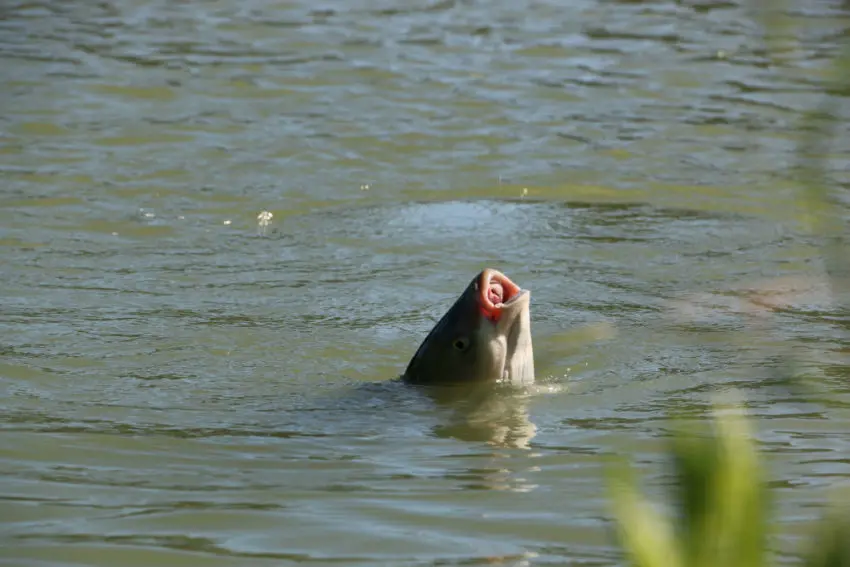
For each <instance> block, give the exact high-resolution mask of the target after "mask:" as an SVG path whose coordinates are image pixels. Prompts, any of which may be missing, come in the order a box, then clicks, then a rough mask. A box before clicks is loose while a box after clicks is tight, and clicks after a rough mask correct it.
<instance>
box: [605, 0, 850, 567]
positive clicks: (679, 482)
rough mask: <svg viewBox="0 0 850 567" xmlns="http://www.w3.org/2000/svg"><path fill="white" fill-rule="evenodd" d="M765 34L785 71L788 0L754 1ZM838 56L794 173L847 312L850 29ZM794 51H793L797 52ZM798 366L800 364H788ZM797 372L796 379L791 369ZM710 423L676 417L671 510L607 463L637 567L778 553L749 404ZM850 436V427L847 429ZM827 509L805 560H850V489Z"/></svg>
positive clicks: (680, 566) (802, 206)
mask: <svg viewBox="0 0 850 567" xmlns="http://www.w3.org/2000/svg"><path fill="white" fill-rule="evenodd" d="M754 3H755V5H754V8H756V12H757V13H758V14H759V15H760V16H761V24H762V27H763V32H764V35H763V38H762V39H763V41H764V45H765V49H766V51H767V53H768V54H769V55H770V56H771V58H772V60H773V62H774V64H775V68H776V70H777V71H778V72H783V71H784V70H785V69H786V68H787V67H786V62H787V61H788V60H789V54H791V53H792V52H793V50H794V49H795V46H794V42H795V37H796V36H795V30H794V23H795V22H794V19H793V17H792V16H791V15H790V12H789V8H791V7H793V5H794V3H793V2H790V1H784V0H774V1H771V0H758V1H755V0H754ZM843 37H844V45H843V46H842V48H841V50H840V51H839V52H838V53H836V54H835V57H834V59H833V62H832V68H831V69H830V72H829V73H828V76H829V78H828V79H827V80H826V81H825V84H824V85H823V97H822V101H823V102H822V104H820V105H819V106H818V108H814V109H812V110H811V111H810V113H809V116H808V117H807V119H806V120H804V121H803V123H801V124H800V125H799V131H800V134H799V143H798V163H797V166H796V168H795V169H794V171H792V172H789V175H793V176H794V177H796V179H797V180H798V182H799V184H800V199H799V201H798V204H799V209H798V214H799V215H800V217H799V218H800V220H801V221H802V222H803V223H804V224H805V226H806V227H807V228H808V230H810V231H811V233H812V235H813V236H815V237H817V238H818V240H819V241H820V243H821V252H822V256H823V259H824V264H825V267H826V272H827V276H828V279H829V286H830V288H831V289H832V292H833V293H834V294H835V295H836V298H837V299H838V303H839V305H840V306H841V310H842V313H846V312H847V309H846V308H847V305H846V300H847V296H846V293H845V292H846V291H847V290H848V283H850V277H848V274H850V261H848V258H850V255H848V253H847V252H848V248H847V244H846V234H847V231H846V216H847V214H846V207H845V206H844V205H843V204H842V199H840V198H839V196H838V195H837V193H836V191H837V190H838V191H841V190H845V189H843V188H841V187H839V188H838V189H836V188H835V187H834V186H833V185H836V184H835V183H831V181H830V177H831V176H830V164H829V161H828V156H830V155H832V154H833V152H832V145H833V144H832V142H833V141H834V139H835V136H837V135H839V134H840V133H843V132H844V130H846V127H845V125H846V121H845V120H843V117H842V113H843V110H844V109H843V108H842V107H843V106H846V102H847V96H848V94H850V42H848V41H847V38H848V37H850V36H848V35H847V33H846V32H845V33H844V36H843ZM790 59H793V56H791V57H790ZM791 373H792V374H793V369H791ZM791 378H792V380H794V377H793V376H791ZM714 411H715V417H714V419H713V421H712V428H711V430H710V431H707V432H705V431H702V432H697V431H692V430H689V429H688V428H687V427H685V426H684V425H683V424H682V423H679V424H678V425H677V426H676V427H675V429H674V433H673V435H672V436H671V437H670V439H669V446H668V454H669V456H670V457H671V461H672V472H673V482H672V489H671V495H670V505H671V506H670V508H669V509H668V513H666V514H665V513H662V511H661V508H659V507H657V506H654V505H653V504H651V503H650V502H649V501H648V500H647V499H646V498H645V497H644V496H642V494H641V493H640V491H639V489H638V486H637V479H636V478H635V476H634V474H633V472H632V470H631V469H630V467H628V466H627V465H626V464H619V465H615V466H612V467H610V469H609V476H608V478H609V484H608V486H609V492H610V495H611V497H612V509H613V512H614V515H615V516H616V519H617V534H618V538H619V541H620V544H621V546H622V548H623V549H624V551H625V553H626V555H627V557H628V560H629V563H630V564H631V565H635V566H639V567H708V566H712V567H713V566H730V567H731V566H736V567H762V566H767V565H772V564H775V558H772V557H771V552H770V547H771V546H770V541H769V540H770V534H771V529H772V525H771V521H770V519H771V517H772V516H771V509H772V505H771V504H772V500H771V494H770V491H769V490H768V487H767V483H766V479H765V474H764V470H763V468H762V463H761V459H760V457H759V453H758V451H757V449H756V445H755V441H754V440H753V437H752V434H751V431H750V425H749V423H748V420H747V418H746V417H745V415H744V410H743V404H716V405H715V407H714ZM848 435H850V432H848ZM831 496H832V499H831V500H832V505H831V506H830V508H829V509H828V510H827V512H826V514H825V515H824V517H823V518H822V519H821V520H820V521H818V522H813V525H812V526H811V528H810V530H809V532H810V533H809V534H807V538H806V540H807V541H806V542H805V544H804V545H803V547H802V549H800V550H798V553H799V562H798V564H800V565H804V566H806V567H839V566H841V567H850V490H844V491H843V492H836V493H834V494H832V495H831Z"/></svg>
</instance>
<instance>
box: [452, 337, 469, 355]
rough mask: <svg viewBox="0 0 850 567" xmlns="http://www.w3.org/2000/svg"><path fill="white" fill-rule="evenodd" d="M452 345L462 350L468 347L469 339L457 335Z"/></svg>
mask: <svg viewBox="0 0 850 567" xmlns="http://www.w3.org/2000/svg"><path fill="white" fill-rule="evenodd" d="M452 346H453V347H455V349H456V350H459V351H461V352H463V351H465V350H466V349H468V348H469V339H467V338H466V337H459V338H457V339H455V341H454V342H453V343H452Z"/></svg>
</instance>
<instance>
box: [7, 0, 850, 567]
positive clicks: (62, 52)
mask: <svg viewBox="0 0 850 567" xmlns="http://www.w3.org/2000/svg"><path fill="white" fill-rule="evenodd" d="M795 6H796V4H795ZM2 11H3V18H2V20H0V46H1V47H0V58H2V71H0V73H2V77H3V88H2V93H3V94H2V99H0V101H1V102H0V127H2V147H0V168H2V171H3V181H2V186H0V262H2V271H0V281H2V288H0V289H2V292H0V297H2V302H1V303H0V333H2V334H0V339H2V342H0V356H2V358H0V387H2V391H3V395H2V402H0V404H2V417H1V418H0V425H2V428H3V430H4V431H3V440H2V444H0V473H2V481H0V499H2V500H0V502H2V504H0V505H2V509H3V512H2V518H3V519H2V524H0V538H2V541H3V547H4V556H5V557H4V559H2V560H0V561H5V562H6V563H5V564H8V565H51V566H59V565H61V566H70V565H103V566H110V567H111V566H114V565H122V566H127V567H130V566H132V565H161V566H171V565H175V566H176V565H195V564H197V563H198V562H201V563H203V564H204V565H239V566H255V565H256V566H260V565H287V564H296V563H313V564H319V565H324V564H351V565H357V564H362V565H393V566H396V565H417V566H418V565H461V564H462V565H477V564H487V565H491V564H497V565H563V564H580V565H613V564H618V562H619V561H620V556H619V552H618V550H617V549H616V547H615V546H614V544H613V541H612V539H611V537H610V536H611V534H610V531H609V528H610V526H609V524H608V523H607V519H608V518H609V510H608V509H607V507H606V503H607V500H606V496H605V492H604V486H603V484H602V468H601V466H602V462H603V457H604V456H606V455H609V454H612V453H615V454H627V455H630V456H632V457H633V458H634V459H635V460H636V462H637V464H638V466H639V467H640V469H641V470H642V471H643V472H644V473H646V474H647V475H648V482H647V488H648V489H649V491H650V493H652V494H653V495H655V496H659V495H660V494H661V493H662V490H663V488H664V486H665V484H666V483H667V482H668V481H669V477H668V476H666V473H667V470H668V469H666V468H665V466H666V461H665V458H664V456H663V454H662V450H663V448H664V445H663V441H664V437H665V436H666V435H667V432H668V431H669V428H670V424H669V422H668V421H667V418H666V416H667V412H668V411H670V410H677V411H685V412H686V413H687V414H688V415H689V416H691V417H692V418H693V419H695V420H705V419H707V417H708V413H707V404H708V402H709V400H710V397H711V395H712V394H714V393H716V392H718V391H722V390H723V389H724V388H725V387H727V386H735V387H737V388H739V389H741V390H742V391H743V392H744V395H745V396H746V397H747V400H748V408H749V411H750V412H751V414H752V415H753V416H755V423H754V426H755V428H756V432H757V435H758V440H759V446H760V448H761V449H763V451H764V457H765V459H766V462H767V463H769V465H770V468H769V480H770V482H771V486H773V487H774V488H775V489H776V496H777V498H778V503H777V507H776V509H775V510H774V513H773V516H774V518H775V520H776V522H777V528H778V534H779V535H778V537H777V538H776V539H775V540H774V541H773V546H774V547H775V548H776V549H777V550H778V551H779V553H780V558H781V559H784V560H787V561H790V556H789V555H788V553H789V550H791V549H793V548H794V545H795V544H796V542H797V539H798V538H799V537H800V536H802V535H803V534H804V533H805V531H804V530H805V526H806V525H807V523H808V522H809V521H811V520H812V519H814V518H818V517H820V515H821V513H822V511H823V509H824V506H825V505H826V503H827V502H828V501H829V499H830V498H831V497H832V496H831V495H832V494H833V493H832V492H831V490H832V489H833V488H836V487H840V486H845V487H846V486H847V484H848V480H850V438H848V436H847V431H848V427H850V411H848V409H850V387H848V382H847V378H848V373H847V366H846V362H847V360H846V352H847V348H848V341H847V335H846V313H845V312H844V311H843V310H842V309H841V308H840V306H839V305H837V304H836V302H835V301H833V300H832V299H831V298H830V295H829V289H828V288H826V287H825V286H824V284H823V274H824V267H823V262H822V261H821V259H820V249H819V241H818V239H817V238H815V237H813V236H811V235H810V234H809V233H808V231H807V227H806V226H805V225H804V224H803V223H802V222H801V216H802V215H801V214H800V208H799V204H798V200H797V199H798V197H799V195H800V189H799V187H798V186H797V185H796V184H794V183H793V182H792V181H791V175H790V168H791V167H792V166H793V164H794V163H795V160H796V157H795V151H796V149H797V143H798V138H799V136H798V134H799V123H800V120H801V118H802V117H803V115H804V113H805V112H807V111H808V110H810V109H812V108H814V107H816V106H817V105H820V104H823V103H824V101H825V100H828V99H825V98H824V97H826V96H833V97H835V99H834V100H835V102H837V103H841V102H842V100H841V97H840V93H834V94H833V95H825V94H824V93H823V85H824V81H825V80H826V78H827V77H828V72H827V69H828V65H829V62H830V58H831V57H833V56H834V55H835V54H836V53H837V50H838V47H839V45H838V43H837V42H838V41H839V39H840V38H841V36H842V34H843V33H844V30H845V29H846V28H847V26H848V24H850V13H848V12H846V11H844V10H842V8H841V6H840V4H839V3H837V2H835V3H830V2H809V3H804V4H801V5H799V6H798V7H797V8H795V11H794V12H792V13H790V15H791V17H792V21H793V22H794V24H795V27H794V28H793V30H792V31H793V36H794V37H793V39H794V41H793V42H792V41H790V39H791V38H781V39H782V41H783V42H784V43H783V45H785V46H786V47H785V48H784V49H782V50H781V51H780V56H779V58H778V59H774V58H772V57H771V56H769V54H768V52H766V51H765V49H764V44H763V43H762V42H761V40H760V39H759V35H758V29H759V28H758V26H757V25H756V23H755V22H754V21H753V20H752V18H751V10H750V8H749V7H748V6H747V5H743V4H742V5H738V4H737V3H734V2H717V3H711V2H694V3H688V2H681V3H676V2H667V1H663V0H662V1H658V2H645V3H642V2H612V1H602V0H592V1H591V0H585V1H578V2H507V1H505V2H476V1H468V2H454V1H438V2H424V1H417V2H402V1H400V0H388V1H365V0H364V1H354V2H325V3H323V4H315V3H311V2H307V1H304V0H302V1H295V2H271V1H261V0H253V1H248V2H231V1H224V0H218V1H215V0H213V1H209V2H203V3H197V2H140V1H137V0H118V1H114V2H99V3H96V2H74V3H55V2H25V3H14V2H13V3H7V4H5V5H4V7H3V9H2ZM830 144H831V145H830V153H831V155H830V157H833V158H835V157H840V156H842V155H845V152H846V149H847V148H846V141H845V140H844V139H843V138H841V137H838V138H836V139H835V140H833V141H831V143H830ZM831 167H833V169H832V170H831V171H830V176H831V178H832V179H834V180H836V181H838V182H843V181H844V177H845V176H846V168H845V167H844V166H843V164H842V163H840V160H838V163H835V164H833V165H832V166H831ZM264 210H267V211H270V212H272V213H273V215H274V216H273V219H272V223H271V224H270V225H269V226H268V227H265V228H261V227H259V226H258V223H257V215H258V214H259V213H260V212H261V211H264ZM485 266H492V267H496V268H498V269H500V270H502V271H504V272H505V273H507V274H508V275H509V276H510V277H511V278H513V279H514V280H516V281H517V282H519V283H520V284H521V285H523V286H524V287H528V288H530V289H531V290H532V297H533V307H532V309H533V311H532V313H533V320H534V340H535V346H536V353H537V357H538V363H537V366H538V371H539V385H538V387H536V388H534V389H532V390H530V391H527V392H519V393H508V392H496V393H493V394H492V395H479V394H475V395H468V396H452V395H446V396H441V395H433V394H429V393H427V392H423V391H421V390H419V389H414V388H406V387H402V386H400V385H399V384H397V383H395V382H393V379H394V378H396V377H397V376H398V374H399V373H400V372H401V371H402V370H403V369H404V366H405V365H406V363H407V361H408V359H409V357H410V356H411V355H412V354H413V352H414V351H415V350H416V347H417V346H418V343H419V341H420V340H421V339H422V338H423V337H424V336H425V334H426V333H427V332H428V330H429V329H430V327H431V326H432V325H433V324H434V322H435V321H436V319H437V318H439V316H440V315H441V314H442V313H443V311H444V310H445V309H446V308H447V307H448V306H449V305H450V304H451V302H452V301H453V299H454V298H455V297H456V295H457V294H459V293H460V292H461V291H462V290H463V288H464V287H465V285H466V283H467V282H468V281H469V279H470V278H471V277H472V276H473V275H474V274H475V273H476V272H477V271H478V270H480V269H481V268H483V267H485ZM771 290H772V291H771ZM768 291H770V293H768ZM789 368H790V369H792V370H793V372H794V373H796V374H798V375H804V376H808V377H810V378H813V379H814V381H815V387H814V388H813V389H812V390H809V391H803V390H797V389H789V388H788V387H787V385H786V384H785V383H784V382H783V381H782V377H783V376H785V375H786V374H788V372H789Z"/></svg>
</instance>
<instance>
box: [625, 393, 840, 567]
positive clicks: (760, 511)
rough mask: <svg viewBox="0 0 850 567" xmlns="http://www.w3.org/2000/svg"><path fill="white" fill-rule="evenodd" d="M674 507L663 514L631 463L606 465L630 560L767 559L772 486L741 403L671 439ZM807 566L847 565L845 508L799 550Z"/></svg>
mask: <svg viewBox="0 0 850 567" xmlns="http://www.w3.org/2000/svg"><path fill="white" fill-rule="evenodd" d="M668 451H669V454H670V455H671V456H672V462H673V484H672V486H673V510H672V516H673V517H672V519H667V518H665V517H664V515H663V514H661V513H660V512H659V511H658V509H657V508H656V507H655V506H653V505H652V504H651V503H650V502H649V501H648V500H647V499H646V498H644V497H643V496H642V495H641V494H640V491H639V489H638V487H637V482H636V479H635V475H634V473H633V471H632V470H631V468H630V467H629V466H628V465H626V464H623V463H619V464H617V465H611V466H610V467H609V470H608V480H609V485H608V486H609V491H610V494H611V496H612V507H613V512H614V515H615V516H616V518H617V522H618V529H617V533H618V537H619V541H620V544H621V546H622V547H623V549H624V551H625V552H626V555H627V557H628V558H629V561H630V564H631V565H634V566H635V567H709V566H711V567H715V566H735V567H762V566H766V565H770V564H771V562H770V561H769V557H768V554H769V553H768V547H767V535H768V532H769V530H770V525H769V520H768V518H769V511H770V508H771V506H770V494H769V492H768V490H767V485H766V483H765V480H764V474H763V469H762V467H761V463H760V459H759V455H758V452H757V450H756V447H755V443H754V441H753V439H752V436H751V433H750V429H749V424H748V422H747V420H746V418H745V417H744V414H743V409H741V406H740V405H738V404H727V405H724V406H720V405H716V406H715V417H714V419H713V420H712V421H711V428H710V430H709V431H708V432H705V433H702V434H700V433H698V432H696V431H693V430H691V429H688V428H687V427H685V426H683V425H682V424H679V425H677V426H676V427H675V428H674V433H673V435H672V436H671V437H670V439H669V448H668ZM802 558H803V560H802V563H801V564H802V565H804V566H806V567H839V566H841V567H847V566H850V515H848V510H846V509H845V510H838V509H836V510H833V511H831V512H830V513H829V514H828V515H827V518H826V519H824V520H823V521H822V522H821V524H820V525H819V526H817V527H816V529H815V530H814V535H813V537H812V539H811V542H810V544H809V545H808V548H807V549H806V550H805V551H804V552H803V553H802Z"/></svg>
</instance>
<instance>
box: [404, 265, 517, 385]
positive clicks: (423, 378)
mask: <svg viewBox="0 0 850 567" xmlns="http://www.w3.org/2000/svg"><path fill="white" fill-rule="evenodd" d="M530 304H531V292H529V291H528V290H524V289H521V288H520V287H519V286H518V285H516V284H515V283H514V282H512V281H511V280H510V279H509V278H508V277H507V276H505V275H504V274H502V273H501V272H499V271H497V270H493V269H486V270H483V271H482V272H481V273H479V274H478V275H477V276H475V277H474V278H473V279H472V281H471V282H470V283H469V285H468V286H467V288H466V290H465V291H464V292H463V293H462V294H461V296H460V297H459V298H458V299H457V300H456V301H455V303H454V305H452V307H451V308H450V309H449V310H448V311H447V312H446V314H445V315H443V317H442V319H440V321H439V322H438V323H437V324H436V325H435V326H434V328H433V329H432V330H431V332H430V333H429V334H428V336H427V337H425V340H424V341H423V342H422V344H421V345H420V346H419V349H418V350H417V351H416V354H415V355H414V356H413V358H412V359H411V361H410V363H409V364H408V366H407V370H406V371H405V373H404V379H405V380H407V381H408V382H413V383H420V384H431V383H468V382H497V381H504V382H510V383H513V384H529V383H531V382H533V381H534V356H533V352H532V345H531V315H530Z"/></svg>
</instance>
